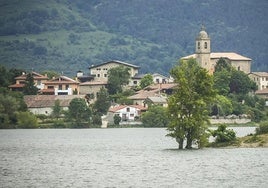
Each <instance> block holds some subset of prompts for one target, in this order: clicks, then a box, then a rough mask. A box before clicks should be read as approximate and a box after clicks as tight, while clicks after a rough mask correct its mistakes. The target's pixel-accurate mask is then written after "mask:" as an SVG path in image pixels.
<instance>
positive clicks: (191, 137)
mask: <svg viewBox="0 0 268 188" xmlns="http://www.w3.org/2000/svg"><path fill="white" fill-rule="evenodd" d="M171 76H172V77H173V78H174V80H175V82H176V83H177V84H178V86H177V88H176V89H175V91H174V93H173V94H172V95H171V96H170V98H169V100H168V113H169V117H170V123H169V126H168V131H169V132H170V133H169V134H168V136H171V137H173V138H175V139H176V141H177V142H178V144H179V149H183V144H184V140H186V148H187V149H190V148H192V144H193V142H197V143H198V147H199V148H200V147H202V146H204V144H205V143H206V142H207V137H208V135H207V133H206V131H207V123H209V117H208V114H209V112H208V110H207V109H208V107H209V105H210V103H212V101H213V99H214V97H215V95H216V92H215V91H214V89H213V79H212V76H211V75H209V74H208V72H207V71H206V70H205V69H203V68H201V67H200V66H199V65H198V63H197V62H196V60H195V59H190V60H188V61H180V62H179V65H177V66H175V67H174V68H172V69H171Z"/></svg>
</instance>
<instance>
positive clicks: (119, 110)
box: [107, 105, 147, 124]
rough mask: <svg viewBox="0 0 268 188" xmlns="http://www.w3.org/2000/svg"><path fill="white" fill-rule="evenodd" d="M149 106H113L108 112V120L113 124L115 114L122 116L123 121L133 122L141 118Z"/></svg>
mask: <svg viewBox="0 0 268 188" xmlns="http://www.w3.org/2000/svg"><path fill="white" fill-rule="evenodd" d="M146 110H147V108H145V107H144V106H141V105H118V106H115V107H111V108H110V109H109V111H108V114H107V120H108V122H109V123H111V124H113V121H114V120H113V118H114V116H115V115H119V116H120V117H121V121H122V122H129V121H130V122H131V121H135V120H136V119H139V118H140V116H141V114H142V112H145V111H146Z"/></svg>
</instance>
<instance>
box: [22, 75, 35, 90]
mask: <svg viewBox="0 0 268 188" xmlns="http://www.w3.org/2000/svg"><path fill="white" fill-rule="evenodd" d="M37 92H38V88H37V87H35V83H34V78H33V75H32V73H29V74H27V77H26V80H25V85H24V87H23V93H24V94H25V95H36V94H37Z"/></svg>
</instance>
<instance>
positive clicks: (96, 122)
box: [92, 114, 102, 126]
mask: <svg viewBox="0 0 268 188" xmlns="http://www.w3.org/2000/svg"><path fill="white" fill-rule="evenodd" d="M92 124H93V125H95V126H96V125H97V126H101V125H102V119H101V115H99V114H95V115H92Z"/></svg>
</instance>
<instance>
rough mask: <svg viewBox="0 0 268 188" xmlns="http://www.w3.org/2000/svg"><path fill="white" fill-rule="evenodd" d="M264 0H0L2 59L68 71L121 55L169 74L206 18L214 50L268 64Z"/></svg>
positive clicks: (261, 66) (262, 67) (262, 66)
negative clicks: (232, 53) (44, 0)
mask: <svg viewBox="0 0 268 188" xmlns="http://www.w3.org/2000/svg"><path fill="white" fill-rule="evenodd" d="M267 8H268V2H267V1H265V0H260V1H258V2H255V1H243V0H236V1H234V0H227V1H224V2H222V1H220V0H213V1H205V0H202V1H198V2H196V1H192V0H181V1H176V0H170V1H164V0H154V1H152V0H148V1H142V0H135V1H127V0H113V1H103V0H94V1H90V2H87V1H85V0H77V1H70V0H68V1H62V0H49V1H46V2H43V1H41V0H36V1H33V0H25V1H19V0H10V1H8V2H6V1H3V0H2V1H1V0H0V12H1V13H0V59H1V60H0V61H1V62H0V63H1V64H4V65H6V66H8V67H18V68H26V69H29V70H30V69H34V70H36V71H44V70H55V71H58V72H64V73H65V74H67V75H74V74H75V72H76V71H78V70H82V71H84V72H87V71H88V67H90V66H91V65H93V64H100V63H103V62H105V61H109V60H113V59H117V60H120V61H125V62H128V63H132V64H135V65H139V66H141V72H142V73H147V72H159V73H161V74H168V72H169V70H170V68H171V67H172V66H174V64H176V62H177V61H178V59H180V58H181V57H183V56H186V55H190V54H193V53H194V49H195V48H194V45H195V41H194V40H195V37H196V36H197V34H198V32H199V31H200V27H201V24H204V25H205V26H206V27H207V29H206V30H207V32H208V34H209V35H210V38H211V45H212V47H211V49H212V52H235V53H238V54H241V55H243V56H246V57H249V58H251V59H252V60H253V63H252V70H253V71H268V65H267V64H266V63H265V61H266V59H268V54H267V51H268V32H267V31H268V24H267V23H268V22H267V17H268V13H267V11H266V10H267Z"/></svg>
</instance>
